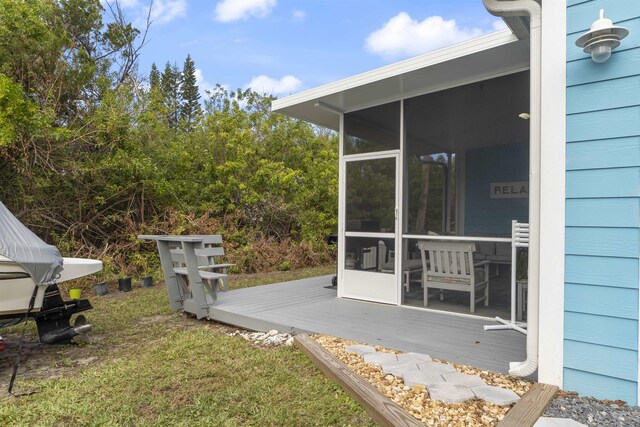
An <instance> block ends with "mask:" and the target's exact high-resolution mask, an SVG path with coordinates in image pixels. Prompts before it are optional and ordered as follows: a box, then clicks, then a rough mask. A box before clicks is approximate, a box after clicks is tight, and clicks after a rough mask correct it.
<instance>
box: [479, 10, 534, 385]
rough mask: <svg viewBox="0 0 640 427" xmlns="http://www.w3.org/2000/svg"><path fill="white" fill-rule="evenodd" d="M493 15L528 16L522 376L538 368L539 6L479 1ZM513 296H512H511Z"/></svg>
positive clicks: (516, 370)
mask: <svg viewBox="0 0 640 427" xmlns="http://www.w3.org/2000/svg"><path fill="white" fill-rule="evenodd" d="M482 2H483V3H484V7H485V8H486V9H487V10H488V11H489V13H491V14H492V15H495V16H525V15H527V16H529V28H530V47H529V50H530V81H531V83H530V104H531V106H530V108H531V111H530V115H531V118H530V122H529V123H530V125H529V126H530V128H529V147H530V148H529V153H530V154H529V227H530V230H531V233H530V235H529V269H528V280H529V284H528V295H527V298H528V304H527V359H526V360H525V361H524V362H511V364H510V369H509V374H511V375H514V376H517V377H526V376H528V375H531V374H533V373H534V372H535V371H536V369H538V336H539V300H540V288H539V287H540V134H541V123H540V120H541V100H540V98H541V91H540V88H541V81H542V73H541V60H542V28H541V26H542V7H541V6H540V4H539V3H537V2H535V1H534V0H482ZM512 297H513V296H512Z"/></svg>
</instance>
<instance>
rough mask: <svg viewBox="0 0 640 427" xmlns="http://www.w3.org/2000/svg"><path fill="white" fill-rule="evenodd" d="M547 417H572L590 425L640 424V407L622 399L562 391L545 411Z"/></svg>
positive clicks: (619, 425) (622, 426)
mask: <svg viewBox="0 0 640 427" xmlns="http://www.w3.org/2000/svg"><path fill="white" fill-rule="evenodd" d="M544 416H546V417H561V418H571V419H572V420H574V421H577V422H579V423H583V424H586V425H588V426H604V427H608V426H615V427H627V426H629V427H631V426H640V407H638V406H629V405H625V404H624V402H621V401H616V402H612V401H607V400H598V399H594V398H593V397H580V396H578V395H577V394H574V393H562V392H561V393H560V395H559V396H558V397H556V398H555V399H553V400H552V401H551V403H550V404H549V406H547V409H545V411H544Z"/></svg>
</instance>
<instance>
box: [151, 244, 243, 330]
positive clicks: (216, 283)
mask: <svg viewBox="0 0 640 427" xmlns="http://www.w3.org/2000/svg"><path fill="white" fill-rule="evenodd" d="M138 238H139V239H144V240H154V241H155V242H156V244H157V246H158V253H159V255H160V262H161V264H162V271H163V273H164V276H165V283H166V285H167V292H168V294H169V304H170V305H171V308H172V309H173V310H183V311H185V312H188V313H192V314H195V315H196V317H197V318H198V319H201V318H203V317H207V316H208V315H209V307H211V306H213V305H214V304H215V302H216V300H217V292H218V290H226V288H227V286H226V279H227V274H226V271H227V268H228V267H231V266H233V265H234V264H220V263H217V262H216V257H219V256H222V255H224V249H223V248H222V247H221V246H220V245H222V236H220V235H191V236H156V235H140V236H138ZM215 270H222V272H217V271H215Z"/></svg>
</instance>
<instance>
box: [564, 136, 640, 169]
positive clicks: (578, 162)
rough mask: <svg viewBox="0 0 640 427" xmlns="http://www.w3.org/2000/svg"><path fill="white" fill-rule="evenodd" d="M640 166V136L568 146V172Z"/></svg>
mask: <svg viewBox="0 0 640 427" xmlns="http://www.w3.org/2000/svg"><path fill="white" fill-rule="evenodd" d="M637 165H640V136H635V137H631V138H617V139H610V140H598V141H584V142H580V143H570V144H567V170H568V171H572V170H579V169H595V168H600V169H607V168H624V167H630V166H637Z"/></svg>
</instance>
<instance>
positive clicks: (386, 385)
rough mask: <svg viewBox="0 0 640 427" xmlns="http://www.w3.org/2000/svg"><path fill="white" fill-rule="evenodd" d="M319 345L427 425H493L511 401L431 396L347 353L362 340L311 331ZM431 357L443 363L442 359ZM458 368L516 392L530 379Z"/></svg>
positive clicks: (525, 385)
mask: <svg viewBox="0 0 640 427" xmlns="http://www.w3.org/2000/svg"><path fill="white" fill-rule="evenodd" d="M312 338H313V339H315V340H316V341H317V342H318V343H319V344H320V345H322V346H323V347H324V348H325V349H327V350H328V351H329V352H330V353H332V354H333V355H334V356H336V357H338V358H339V359H340V360H342V361H343V362H344V363H346V364H347V365H348V366H349V367H350V368H351V369H352V370H353V371H354V372H355V373H356V374H358V375H360V376H361V377H363V378H364V379H366V380H367V381H369V383H371V384H373V385H374V386H375V387H376V388H377V389H378V390H380V392H382V393H383V394H384V395H386V396H387V397H389V398H390V399H391V400H393V401H394V402H396V403H397V404H399V405H400V406H402V407H403V408H404V409H406V410H407V411H408V412H409V413H410V414H411V415H413V416H414V417H415V418H416V419H418V420H420V421H422V422H423V423H424V424H425V425H429V426H460V427H474V426H495V425H496V424H497V423H498V422H499V421H500V420H502V419H503V418H504V416H505V414H506V413H507V411H509V409H511V407H512V406H513V405H507V406H499V405H494V404H491V403H488V402H485V401H484V400H479V399H472V400H468V401H466V402H463V403H445V402H441V401H437V400H432V399H431V398H430V397H429V393H428V391H427V390H426V389H425V387H424V386H422V385H416V386H414V387H408V386H407V385H405V384H404V381H403V380H402V378H399V377H396V376H394V375H391V374H385V373H383V372H382V370H381V368H380V367H379V366H377V365H374V364H369V363H365V362H364V360H363V357H362V356H360V355H358V354H355V353H347V352H346V351H345V347H346V346H350V345H361V344H362V343H359V342H356V341H350V340H346V339H341V338H336V337H332V336H329V335H320V334H315V335H312ZM375 349H376V350H377V351H381V352H387V353H394V354H397V353H400V352H398V351H395V350H390V349H387V348H384V347H380V346H375ZM434 361H435V362H436V363H437V362H441V363H445V361H443V360H439V359H434ZM452 365H453V366H454V367H455V369H456V370H457V371H458V372H461V373H464V374H469V375H476V376H478V377H480V378H482V380H484V382H485V383H487V384H489V385H494V386H498V387H503V388H507V389H509V390H513V391H514V392H515V393H517V394H518V395H519V396H522V395H524V394H525V393H526V392H527V391H528V390H529V388H530V387H531V386H532V384H533V383H532V382H531V381H527V380H523V379H521V378H514V377H511V376H509V375H504V374H499V373H496V372H491V371H486V370H481V369H477V368H473V367H470V366H466V365H458V364H452Z"/></svg>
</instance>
